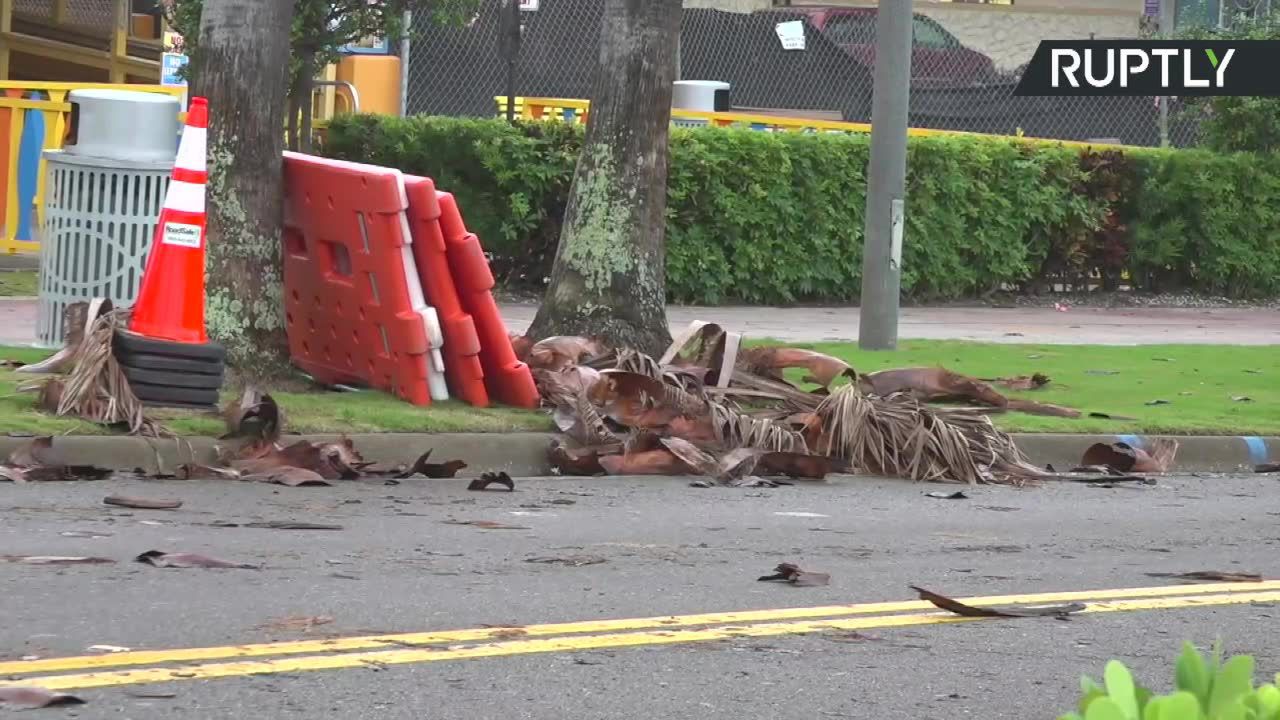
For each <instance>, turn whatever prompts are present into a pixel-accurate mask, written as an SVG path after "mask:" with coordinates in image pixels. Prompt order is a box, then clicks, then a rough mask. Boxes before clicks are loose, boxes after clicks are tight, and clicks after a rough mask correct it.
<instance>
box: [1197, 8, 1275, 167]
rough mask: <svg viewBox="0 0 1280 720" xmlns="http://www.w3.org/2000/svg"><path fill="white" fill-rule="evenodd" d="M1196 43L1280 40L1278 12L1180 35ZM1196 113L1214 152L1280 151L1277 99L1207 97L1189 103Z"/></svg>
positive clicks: (1205, 27)
mask: <svg viewBox="0 0 1280 720" xmlns="http://www.w3.org/2000/svg"><path fill="white" fill-rule="evenodd" d="M1182 36H1183V37H1186V38H1188V39H1195V40H1271V41H1277V40H1280V12H1272V13H1269V14H1263V15H1262V16H1260V17H1256V18H1255V17H1248V16H1245V15H1240V16H1238V17H1236V18H1234V19H1233V20H1232V21H1231V24H1230V26H1229V27H1226V28H1219V27H1210V26H1198V27H1193V28H1191V29H1190V30H1188V31H1186V32H1184V33H1182ZM1188 112H1193V113H1198V114H1199V115H1200V119H1201V127H1202V129H1203V131H1204V143H1205V145H1206V146H1207V147H1209V148H1211V149H1213V150H1220V151H1242V152H1260V153H1278V152H1280V97H1252V96H1230V97H1226V96H1224V97H1206V98H1198V99H1196V100H1195V101H1194V102H1192V103H1191V104H1190V107H1189V110H1188Z"/></svg>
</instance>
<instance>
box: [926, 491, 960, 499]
mask: <svg viewBox="0 0 1280 720" xmlns="http://www.w3.org/2000/svg"><path fill="white" fill-rule="evenodd" d="M925 497H931V498H937V499H938V500H968V499H969V496H968V495H965V494H964V493H963V492H960V491H959V490H957V491H955V492H950V493H946V492H930V493H925Z"/></svg>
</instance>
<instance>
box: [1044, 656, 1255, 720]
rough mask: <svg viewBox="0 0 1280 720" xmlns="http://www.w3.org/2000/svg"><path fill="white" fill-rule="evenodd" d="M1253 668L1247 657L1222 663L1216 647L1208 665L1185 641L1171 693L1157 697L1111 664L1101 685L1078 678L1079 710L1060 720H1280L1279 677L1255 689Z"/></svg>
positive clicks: (1121, 665) (1114, 662)
mask: <svg viewBox="0 0 1280 720" xmlns="http://www.w3.org/2000/svg"><path fill="white" fill-rule="evenodd" d="M1253 670H1254V661H1253V657H1252V656H1250V655H1237V656H1235V657H1233V658H1231V659H1230V660H1227V661H1226V662H1225V663H1224V662H1222V649H1221V647H1220V646H1216V647H1215V648H1214V652H1213V655H1212V656H1211V658H1210V659H1209V660H1208V661H1206V660H1205V658H1204V657H1203V656H1201V655H1200V653H1199V651H1197V650H1196V649H1195V647H1194V646H1193V645H1191V643H1186V644H1185V645H1184V646H1183V649H1182V654H1181V655H1180V656H1179V657H1178V661H1177V664H1176V665H1175V671H1174V689H1175V691H1174V692H1173V693H1171V694H1168V695H1156V694H1154V693H1152V692H1151V691H1150V690H1148V689H1147V688H1145V687H1143V686H1141V685H1139V684H1137V683H1136V682H1135V681H1134V679H1133V675H1132V674H1131V673H1130V672H1129V669H1128V668H1127V667H1125V665H1124V663H1121V662H1120V661H1118V660H1112V661H1111V662H1108V663H1107V666H1106V669H1105V671H1104V673H1103V683H1104V684H1103V685H1099V684H1098V683H1097V682H1095V681H1093V680H1092V679H1090V678H1088V677H1084V678H1081V680H1080V689H1081V692H1082V697H1081V698H1080V702H1079V709H1078V711H1077V712H1072V713H1067V714H1065V715H1061V716H1059V718H1058V720H1280V689H1278V688H1277V687H1276V684H1277V683H1280V675H1277V676H1276V683H1268V684H1266V685H1263V686H1261V687H1258V688H1255V687H1254V686H1253Z"/></svg>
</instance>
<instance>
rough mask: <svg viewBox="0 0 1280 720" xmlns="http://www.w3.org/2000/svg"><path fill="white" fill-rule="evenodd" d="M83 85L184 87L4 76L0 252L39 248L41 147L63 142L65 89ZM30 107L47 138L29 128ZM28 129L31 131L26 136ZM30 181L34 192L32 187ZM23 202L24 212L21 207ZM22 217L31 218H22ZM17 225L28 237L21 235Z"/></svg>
mask: <svg viewBox="0 0 1280 720" xmlns="http://www.w3.org/2000/svg"><path fill="white" fill-rule="evenodd" d="M85 89H114V90H133V91H139V92H153V93H165V94H167V95H173V96H174V97H178V98H181V96H182V94H183V91H184V90H185V88H181V87H171V86H164V85H118V84H110V83H62V82H7V81H0V252H4V253H9V254H14V253H20V252H36V251H37V250H39V247H40V246H39V243H38V241H37V239H36V237H35V232H34V228H36V227H38V226H39V223H40V220H41V218H42V215H43V207H44V158H43V151H44V150H53V149H58V148H61V147H62V141H63V139H64V138H65V137H66V131H67V115H68V113H70V112H71V105H70V103H68V102H66V99H67V93H69V92H71V91H72V90H85ZM33 93H40V94H41V96H42V98H40V99H36V98H33V97H32V95H33ZM32 111H38V112H39V113H41V118H42V119H43V122H44V136H43V138H39V137H35V136H34V135H32V134H30V133H26V132H25V131H26V129H27V125H26V122H27V118H28V117H31V116H32V115H31V113H32ZM24 135H27V138H26V142H24ZM33 138H34V139H33ZM37 144H38V145H39V147H37ZM33 173H34V183H33V182H32V178H33ZM32 184H34V185H35V193H34V195H33V194H31V191H30V186H31V185H32ZM27 203H30V204H27ZM24 205H25V207H26V210H27V211H28V213H26V214H24V213H23V212H22V209H23V207H24ZM24 218H25V219H26V220H27V221H26V222H23V223H20V221H21V220H23V219H24ZM20 224H21V225H22V227H21V228H20V227H19V225H20ZM19 230H22V233H21V234H23V235H26V236H27V237H18V235H19Z"/></svg>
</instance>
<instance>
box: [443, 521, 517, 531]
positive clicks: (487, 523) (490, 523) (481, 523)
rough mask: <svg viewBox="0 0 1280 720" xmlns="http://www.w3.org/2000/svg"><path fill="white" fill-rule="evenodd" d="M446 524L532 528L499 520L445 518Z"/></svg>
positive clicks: (501, 528) (494, 527)
mask: <svg viewBox="0 0 1280 720" xmlns="http://www.w3.org/2000/svg"><path fill="white" fill-rule="evenodd" d="M443 522H444V524H445V525H470V526H472V527H478V528H480V529H482V530H532V529H533V528H530V527H526V526H524V525H508V524H507V523H501V522H498V521H497V520H444V521H443Z"/></svg>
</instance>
